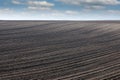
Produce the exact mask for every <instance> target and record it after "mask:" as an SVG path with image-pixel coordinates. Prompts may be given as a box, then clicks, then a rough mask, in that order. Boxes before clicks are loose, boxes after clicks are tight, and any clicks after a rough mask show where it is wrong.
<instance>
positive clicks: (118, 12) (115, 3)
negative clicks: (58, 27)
mask: <svg viewBox="0 0 120 80" xmlns="http://www.w3.org/2000/svg"><path fill="white" fill-rule="evenodd" d="M0 19H1V20H120V0H0Z"/></svg>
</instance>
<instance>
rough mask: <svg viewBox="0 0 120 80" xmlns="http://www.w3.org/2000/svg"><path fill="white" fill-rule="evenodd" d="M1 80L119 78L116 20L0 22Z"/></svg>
mask: <svg viewBox="0 0 120 80" xmlns="http://www.w3.org/2000/svg"><path fill="white" fill-rule="evenodd" d="M0 80H120V21H99V22H97V21H91V22H90V21H89V22H87V21H86V22H85V21H76V22H75V21H0Z"/></svg>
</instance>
